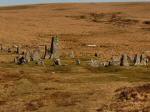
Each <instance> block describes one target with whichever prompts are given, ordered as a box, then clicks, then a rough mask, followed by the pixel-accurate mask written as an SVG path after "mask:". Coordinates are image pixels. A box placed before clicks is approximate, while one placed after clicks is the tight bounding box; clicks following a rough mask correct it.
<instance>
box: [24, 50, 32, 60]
mask: <svg viewBox="0 0 150 112" xmlns="http://www.w3.org/2000/svg"><path fill="white" fill-rule="evenodd" d="M25 59H26V61H27V62H30V61H32V59H31V52H30V51H27V52H26V53H25Z"/></svg>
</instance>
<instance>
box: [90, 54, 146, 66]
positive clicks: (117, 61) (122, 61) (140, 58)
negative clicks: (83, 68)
mask: <svg viewBox="0 0 150 112" xmlns="http://www.w3.org/2000/svg"><path fill="white" fill-rule="evenodd" d="M148 63H149V58H148V57H147V56H146V55H145V54H144V53H143V54H141V55H140V54H136V55H135V56H133V57H130V56H128V55H127V54H122V55H121V56H119V57H112V58H111V60H110V61H105V62H101V61H97V60H91V61H90V65H91V66H93V67H100V66H104V67H108V66H146V65H148Z"/></svg>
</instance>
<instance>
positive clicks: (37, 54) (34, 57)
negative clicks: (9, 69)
mask: <svg viewBox="0 0 150 112" xmlns="http://www.w3.org/2000/svg"><path fill="white" fill-rule="evenodd" d="M40 59H41V56H40V50H39V49H38V48H37V49H35V50H34V51H33V54H32V60H33V61H38V60H40Z"/></svg>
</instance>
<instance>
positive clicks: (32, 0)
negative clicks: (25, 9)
mask: <svg viewBox="0 0 150 112" xmlns="http://www.w3.org/2000/svg"><path fill="white" fill-rule="evenodd" d="M124 1H127V2H139V1H141V2H143V1H149V2H150V0H0V5H1V6H4V5H18V4H38V3H56V2H124Z"/></svg>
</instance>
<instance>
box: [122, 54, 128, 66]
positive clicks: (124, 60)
mask: <svg viewBox="0 0 150 112" xmlns="http://www.w3.org/2000/svg"><path fill="white" fill-rule="evenodd" d="M120 65H121V66H129V62H128V56H127V54H123V55H122V57H121V63H120Z"/></svg>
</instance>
